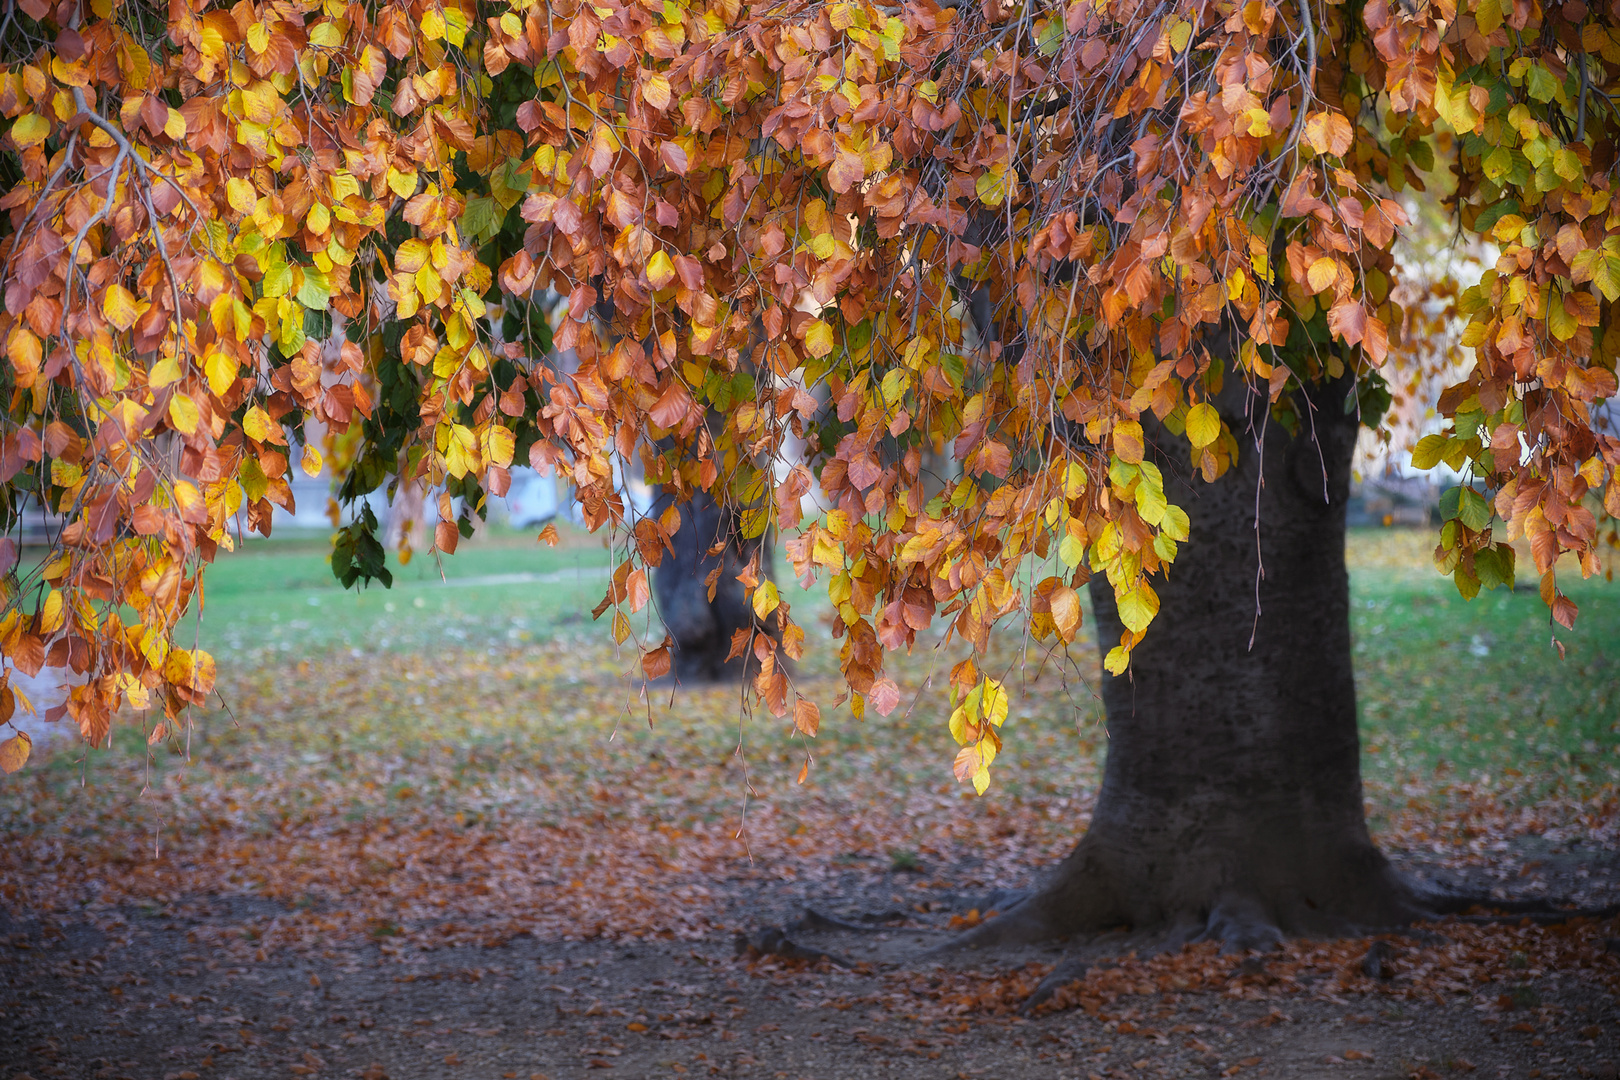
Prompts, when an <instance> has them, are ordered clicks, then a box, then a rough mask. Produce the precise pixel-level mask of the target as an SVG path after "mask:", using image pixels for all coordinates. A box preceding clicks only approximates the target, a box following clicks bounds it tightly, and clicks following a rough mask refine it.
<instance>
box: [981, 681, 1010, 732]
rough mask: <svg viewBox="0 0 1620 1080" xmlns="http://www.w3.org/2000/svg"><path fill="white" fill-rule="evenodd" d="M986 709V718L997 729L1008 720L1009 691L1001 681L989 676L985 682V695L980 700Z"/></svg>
mask: <svg viewBox="0 0 1620 1080" xmlns="http://www.w3.org/2000/svg"><path fill="white" fill-rule="evenodd" d="M980 703H981V704H982V706H983V708H984V718H985V719H986V720H988V721H990V722H991V723H992V724H994V725H996V727H1000V726H1001V725H1002V724H1003V723H1004V722H1005V721H1006V719H1007V703H1008V697H1007V691H1006V689H1005V688H1004V687H1003V686H1002V685H1001V682H1000V680H999V679H992V678H989V677H988V676H987V677H986V678H985V680H984V694H983V695H982V696H981V698H980Z"/></svg>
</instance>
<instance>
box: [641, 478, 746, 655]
mask: <svg viewBox="0 0 1620 1080" xmlns="http://www.w3.org/2000/svg"><path fill="white" fill-rule="evenodd" d="M670 499H671V496H670V495H668V494H667V493H665V492H663V491H660V493H659V495H658V499H657V501H656V502H655V503H654V505H653V514H654V515H655V516H656V515H657V514H661V513H662V512H663V511H664V509H665V508H666V507H667V506H668V505H669V503H670ZM680 508H681V527H680V529H678V530H677V531H676V533H675V536H674V540H673V544H674V549H675V550H674V552H673V553H669V552H666V553H665V555H664V560H663V562H662V563H660V564H659V566H658V567H657V568H656V569H655V570H654V571H653V595H654V596H655V598H656V599H657V601H658V614H659V616H660V617H661V618H662V619H663V620H664V628H665V629H666V630H668V631H669V634H670V636H671V637H672V638H674V639H675V645H674V647H673V648H672V649H671V650H670V655H671V665H672V668H673V673H674V676H675V678H676V680H677V681H678V682H682V683H698V682H715V681H719V680H725V679H740V678H742V677H743V676H744V675H746V674H747V673H748V671H749V667H748V666H747V663H746V661H748V660H749V659H751V654H749V655H747V656H744V657H740V658H738V659H735V660H727V659H726V656H727V654H728V653H729V652H730V651H731V638H732V635H733V634H734V633H736V631H738V630H740V629H743V628H744V627H749V626H755V625H757V623H758V620H756V619H755V618H754V612H753V609H752V607H750V606H749V603H748V597H746V596H745V595H744V594H743V587H742V584H741V583H740V582H739V581H738V580H737V575H738V574H739V573H741V572H742V571H743V570H744V569H745V568H746V567H747V566H748V563H749V561H750V560H751V559H753V558H754V556H755V554H756V553H757V554H758V555H759V562H760V566H759V577H760V580H761V581H764V580H766V579H767V578H769V577H770V576H771V562H772V544H771V542H770V539H769V534H767V535H766V537H763V538H760V539H757V540H745V539H744V538H743V536H742V532H741V530H740V529H739V528H738V521H737V515H736V514H735V513H733V512H732V511H731V510H729V509H727V508H726V507H724V506H721V505H720V504H718V503H716V502H715V501H714V499H712V498H710V497H709V495H708V493H706V492H698V493H696V494H695V495H693V497H692V498H691V500H690V501H687V502H683V503H681V504H680ZM722 544H723V546H721V548H720V551H719V552H718V553H717V554H710V552H711V551H712V550H713V549H714V548H715V547H716V546H719V545H722ZM716 568H719V570H720V576H719V578H718V579H717V581H716V582H715V591H714V598H713V599H712V600H711V599H710V598H709V586H708V577H709V574H711V573H712V572H713V571H714V570H715V569H716ZM761 632H765V631H764V629H763V628H761Z"/></svg>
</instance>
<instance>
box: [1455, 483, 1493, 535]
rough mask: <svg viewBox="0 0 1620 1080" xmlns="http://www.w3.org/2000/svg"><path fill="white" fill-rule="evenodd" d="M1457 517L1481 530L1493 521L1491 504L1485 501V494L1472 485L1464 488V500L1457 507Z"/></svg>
mask: <svg viewBox="0 0 1620 1080" xmlns="http://www.w3.org/2000/svg"><path fill="white" fill-rule="evenodd" d="M1457 517H1458V520H1460V521H1461V522H1462V523H1463V524H1464V525H1466V526H1468V528H1470V529H1472V530H1473V531H1474V532H1479V531H1480V530H1481V529H1483V528H1485V526H1487V525H1489V524H1490V523H1491V504H1490V503H1488V502H1486V501H1485V496H1483V495H1481V494H1480V493H1479V492H1477V491H1475V490H1474V489H1473V488H1471V487H1465V488H1463V489H1462V502H1461V505H1459V506H1458V508H1457Z"/></svg>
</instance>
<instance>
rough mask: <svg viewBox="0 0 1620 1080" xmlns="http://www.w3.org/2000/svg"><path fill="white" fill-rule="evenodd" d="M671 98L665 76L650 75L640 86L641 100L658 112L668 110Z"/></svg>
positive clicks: (667, 78) (667, 80)
mask: <svg viewBox="0 0 1620 1080" xmlns="http://www.w3.org/2000/svg"><path fill="white" fill-rule="evenodd" d="M671 97H672V95H671V93H670V86H669V76H667V75H663V74H658V75H652V76H650V77H648V79H647V81H646V82H644V83H642V84H641V99H642V100H643V101H645V102H646V103H647V104H648V105H650V106H652V107H653V108H654V109H656V110H658V111H659V112H663V111H664V110H665V109H667V108H669V103H670V100H671Z"/></svg>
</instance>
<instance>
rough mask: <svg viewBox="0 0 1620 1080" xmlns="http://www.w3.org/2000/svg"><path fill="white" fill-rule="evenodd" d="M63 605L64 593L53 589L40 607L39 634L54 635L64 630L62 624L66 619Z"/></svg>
mask: <svg viewBox="0 0 1620 1080" xmlns="http://www.w3.org/2000/svg"><path fill="white" fill-rule="evenodd" d="M64 611H65V609H64V606H63V603H62V591H61V590H60V589H52V590H51V591H50V592H49V593H47V594H46V596H45V602H44V603H43V604H41V605H40V607H39V632H40V633H42V634H54V633H56V632H57V631H58V630H60V629H62V622H63V620H64V618H65V617H66V616H65V614H64Z"/></svg>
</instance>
